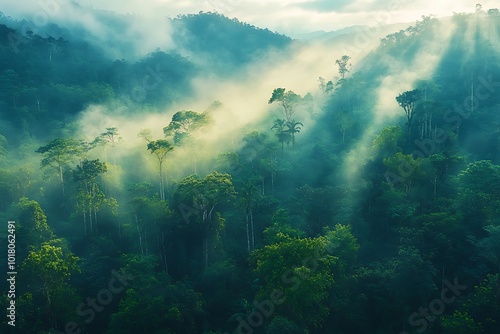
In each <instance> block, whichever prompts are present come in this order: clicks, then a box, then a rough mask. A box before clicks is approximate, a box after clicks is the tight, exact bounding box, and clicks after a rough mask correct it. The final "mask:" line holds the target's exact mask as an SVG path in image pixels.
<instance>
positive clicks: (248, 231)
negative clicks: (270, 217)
mask: <svg viewBox="0 0 500 334" xmlns="http://www.w3.org/2000/svg"><path fill="white" fill-rule="evenodd" d="M245 219H246V230H247V251H248V253H250V226H249V213H248V212H247V213H246V215H245Z"/></svg>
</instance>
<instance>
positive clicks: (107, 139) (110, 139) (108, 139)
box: [92, 127, 123, 165]
mask: <svg viewBox="0 0 500 334" xmlns="http://www.w3.org/2000/svg"><path fill="white" fill-rule="evenodd" d="M122 139H123V138H122V137H121V136H120V133H118V129H117V128H115V127H113V128H106V131H105V132H102V133H101V134H100V135H99V136H97V137H96V138H95V139H94V141H92V144H93V145H96V146H97V145H99V146H102V147H103V149H104V156H105V161H106V162H107V161H108V159H107V154H106V146H107V145H108V144H109V145H111V150H112V155H113V164H114V165H116V157H115V153H114V149H115V146H116V144H118V143H119V142H121V141H122Z"/></svg>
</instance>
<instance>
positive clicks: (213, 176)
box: [174, 172, 236, 268]
mask: <svg viewBox="0 0 500 334" xmlns="http://www.w3.org/2000/svg"><path fill="white" fill-rule="evenodd" d="M235 194H236V192H235V190H234V186H233V181H232V178H231V175H230V174H226V173H225V174H221V173H218V172H212V173H210V174H208V175H207V176H205V177H204V178H203V179H200V178H199V177H198V176H197V175H194V176H188V177H186V178H185V179H183V180H182V181H181V182H180V183H179V187H178V188H177V190H176V192H175V195H174V197H175V199H176V201H177V203H178V204H179V209H180V210H183V209H184V208H186V207H187V208H190V209H191V210H190V211H191V213H190V215H191V214H193V213H195V214H196V218H198V219H199V220H198V222H199V223H201V228H202V239H203V240H202V241H203V254H204V256H203V257H204V262H205V268H207V267H208V264H209V254H208V250H209V237H210V235H211V232H214V231H215V232H217V229H218V228H219V227H218V226H214V225H216V224H214V221H215V219H212V216H213V214H214V210H215V207H216V206H218V205H219V204H221V203H223V202H226V201H228V200H230V199H231V198H233V197H234V195H235ZM183 216H184V218H185V220H187V223H191V221H188V219H189V217H188V216H187V215H185V214H184V213H183ZM219 220H220V219H219Z"/></svg>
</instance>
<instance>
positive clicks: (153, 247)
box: [0, 6, 500, 334]
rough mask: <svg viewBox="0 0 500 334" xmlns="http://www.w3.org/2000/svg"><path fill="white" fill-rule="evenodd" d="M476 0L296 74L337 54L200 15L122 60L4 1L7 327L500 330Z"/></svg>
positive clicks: (1, 146) (489, 53)
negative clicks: (21, 17) (11, 278)
mask: <svg viewBox="0 0 500 334" xmlns="http://www.w3.org/2000/svg"><path fill="white" fill-rule="evenodd" d="M476 9H477V10H476V12H475V13H456V14H454V15H453V17H450V18H446V19H440V20H438V19H435V18H432V17H427V16H424V17H422V19H421V20H420V21H418V22H416V23H415V24H414V25H412V26H410V27H408V28H407V29H405V30H401V31H398V32H394V33H393V34H390V35H388V36H386V37H384V38H382V39H381V40H380V44H379V45H378V47H377V48H376V49H374V50H372V51H371V52H370V53H368V54H367V55H366V56H364V57H356V54H345V55H342V54H340V55H339V57H336V58H332V59H329V60H328V62H329V64H330V65H329V67H325V68H324V70H323V69H320V70H321V71H323V73H324V74H321V75H322V77H320V78H318V77H317V76H314V74H315V73H316V72H315V70H313V68H314V66H313V65H311V68H310V70H309V69H305V70H304V71H305V72H310V73H311V76H310V77H308V78H304V77H302V76H300V78H299V79H297V78H294V75H295V73H299V72H296V71H297V70H298V69H297V68H296V67H297V64H302V63H301V62H299V61H298V60H297V58H299V59H300V61H304V59H315V58H314V56H311V54H315V52H322V51H320V50H328V49H330V48H338V49H341V48H340V47H339V46H338V45H333V44H332V45H330V44H328V42H327V41H326V42H324V43H325V44H324V45H322V46H321V47H322V49H318V50H316V49H314V46H313V45H312V44H308V43H307V42H301V41H296V40H295V41H292V40H291V39H290V38H288V37H286V36H284V35H280V34H278V33H273V32H271V31H269V30H267V29H260V28H257V27H254V26H251V25H248V24H245V23H242V22H240V21H239V20H237V19H229V18H227V17H224V16H223V15H220V14H217V13H199V14H196V15H184V16H178V17H177V18H175V19H171V20H170V21H169V24H170V25H171V28H172V43H173V45H174V47H172V45H170V46H166V45H165V46H161V45H159V46H158V48H154V49H152V50H148V53H147V56H145V57H139V58H137V57H136V56H133V57H132V56H130V57H129V58H127V54H126V53H124V54H123V55H122V56H123V57H122V58H116V57H115V55H116V52H115V51H116V50H122V49H123V48H122V47H123V45H125V44H120V45H121V46H119V45H118V44H117V45H118V46H117V47H116V48H114V51H113V52H111V53H110V52H109V48H105V47H100V46H99V43H100V41H94V42H93V41H92V40H90V39H88V38H83V37H82V38H79V37H78V33H77V32H81V31H80V30H71V29H75V28H74V27H73V28H65V27H59V26H57V25H51V26H47V27H45V28H43V29H40V30H39V31H38V32H37V33H35V32H33V31H23V30H22V29H21V27H22V26H23V25H24V23H22V22H20V21H15V20H13V19H10V18H8V17H6V16H5V15H0V19H1V20H0V22H1V23H2V24H0V220H1V221H3V222H5V224H2V226H4V228H3V230H2V231H1V232H0V233H1V234H2V239H1V240H2V242H1V244H2V249H4V250H5V251H2V252H1V253H0V254H1V255H0V258H2V263H5V264H7V262H8V259H7V251H6V250H7V240H8V239H7V234H8V230H7V227H6V226H7V221H9V220H10V221H15V233H16V263H17V276H16V280H17V281H16V291H15V307H16V318H15V325H16V328H15V330H14V328H13V327H12V326H9V325H7V323H6V322H4V323H2V330H1V332H2V333H26V334H29V333H33V334H35V333H36V334H40V333H45V334H49V333H106V334H114V333H116V334H126V333H151V334H152V333H158V334H159V333H164V334H167V333H168V334H173V333H178V334H181V333H182V334H188V333H204V334H215V333H267V334H277V333H287V334H288V333H297V334H299V333H300V334H305V333H318V334H319V333H337V334H351V333H352V334H358V333H423V332H425V333H436V334H437V333H440V334H442V333H446V334H447V333H450V334H451V333H498V332H499V331H500V276H499V271H500V218H499V217H500V93H499V92H500V38H499V37H500V14H499V11H498V10H496V9H490V10H483V9H482V8H481V7H480V6H478V7H477V8H476ZM101 14H102V13H101ZM102 15H104V14H102ZM106 15H111V14H109V13H108V14H106ZM103 17H108V18H109V17H111V16H103ZM109 20H110V22H111V23H109V24H110V25H111V24H115V25H117V26H118V27H119V26H120V25H119V24H117V23H116V22H122V21H121V20H123V18H114V19H113V20H112V19H109ZM106 22H107V21H106ZM112 22H115V23H112ZM120 24H122V23H120ZM78 29H83V28H81V27H80V28H78ZM87 33H89V32H81V34H82V36H83V35H85V36H87V35H86V34H87ZM362 33H363V32H362V31H360V32H359V34H362ZM355 40H359V39H353V44H352V45H349V46H348V47H347V48H345V46H343V48H342V50H344V49H345V50H350V51H352V52H356V50H357V49H358V47H359V46H357V45H356V44H355ZM117 43H118V42H117ZM141 52H144V50H141ZM130 54H134V55H137V54H140V53H139V52H133V53H132V52H131V53H130ZM305 55H307V56H305ZM316 57H317V59H320V58H322V57H324V56H323V54H319V55H318V54H316ZM312 62H314V60H313V61H312ZM300 73H302V72H300ZM259 78H260V79H259ZM266 78H272V80H273V81H272V82H273V84H274V83H275V82H279V84H278V85H276V86H274V87H273V88H271V89H269V90H267V88H268V85H269V83H266ZM298 81H304V82H313V83H314V84H312V85H306V84H304V86H302V87H295V86H293V85H295V84H296V83H297V82H298ZM292 83H293V84H292ZM303 87H307V88H308V89H304V88H303ZM310 87H313V88H312V89H309V88H310ZM9 233H10V232H9ZM5 267H7V265H5ZM0 286H1V287H2V293H3V296H2V299H1V300H2V302H1V305H2V307H3V308H4V309H7V308H8V307H9V300H11V297H10V296H9V295H8V291H9V282H8V281H5V280H4V281H3V283H1V284H0ZM8 320H11V319H8ZM8 320H7V321H8Z"/></svg>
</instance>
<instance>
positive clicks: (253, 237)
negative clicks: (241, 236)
mask: <svg viewBox="0 0 500 334" xmlns="http://www.w3.org/2000/svg"><path fill="white" fill-rule="evenodd" d="M250 230H251V232H252V250H254V249H255V235H254V229H253V212H252V208H250Z"/></svg>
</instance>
